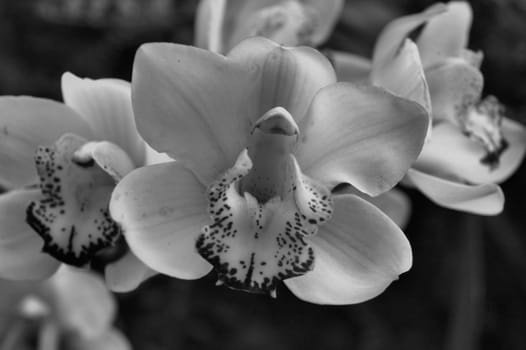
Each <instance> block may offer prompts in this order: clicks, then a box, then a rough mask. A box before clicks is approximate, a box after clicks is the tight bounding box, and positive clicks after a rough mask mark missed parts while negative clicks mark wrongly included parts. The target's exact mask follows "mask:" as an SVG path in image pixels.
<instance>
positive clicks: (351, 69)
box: [325, 50, 372, 82]
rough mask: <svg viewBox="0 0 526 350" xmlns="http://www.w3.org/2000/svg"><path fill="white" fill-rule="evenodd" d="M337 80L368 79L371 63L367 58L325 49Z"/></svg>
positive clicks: (358, 80) (354, 80)
mask: <svg viewBox="0 0 526 350" xmlns="http://www.w3.org/2000/svg"><path fill="white" fill-rule="evenodd" d="M325 53H326V54H327V57H328V58H329V61H330V62H331V63H332V65H333V66H334V71H335V72H336V76H337V77H338V81H349V82H361V81H366V80H368V79H369V75H370V74H371V69H372V63H371V61H369V60H368V59H366V58H364V57H361V56H357V55H353V54H351V53H348V52H342V51H333V50H331V51H326V52H325Z"/></svg>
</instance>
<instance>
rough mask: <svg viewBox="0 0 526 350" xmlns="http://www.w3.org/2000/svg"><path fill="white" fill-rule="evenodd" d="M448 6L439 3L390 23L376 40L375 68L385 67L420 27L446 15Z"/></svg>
mask: <svg viewBox="0 0 526 350" xmlns="http://www.w3.org/2000/svg"><path fill="white" fill-rule="evenodd" d="M446 10H447V7H446V5H444V4H442V3H437V4H434V5H432V6H430V7H429V8H428V9H426V10H425V11H423V12H421V13H417V14H414V15H409V16H404V17H400V18H397V19H395V20H394V21H392V22H390V23H389V24H388V25H387V26H385V28H384V29H383V31H382V32H381V33H380V35H379V37H378V39H377V40H376V45H375V47H374V54H373V67H381V66H383V65H385V64H386V63H387V62H388V61H389V60H391V59H392V57H393V56H394V55H395V54H396V52H397V51H398V49H399V48H400V46H401V45H402V43H403V42H404V40H405V39H406V38H407V37H408V36H409V34H410V33H411V32H412V31H413V30H415V29H416V28H417V27H418V26H420V25H422V24H424V23H425V22H426V21H428V20H429V19H431V18H433V17H435V16H437V15H440V14H442V13H444V12H445V11H446Z"/></svg>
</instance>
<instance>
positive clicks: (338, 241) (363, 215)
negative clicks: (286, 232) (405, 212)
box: [285, 195, 412, 305]
mask: <svg viewBox="0 0 526 350" xmlns="http://www.w3.org/2000/svg"><path fill="white" fill-rule="evenodd" d="M334 201H335V212H334V215H333V217H332V219H331V220H330V221H329V222H328V223H327V224H325V225H323V226H321V227H320V230H319V232H318V234H317V235H316V236H314V237H312V238H311V239H310V241H311V242H312V245H313V248H314V255H315V259H316V264H315V265H314V270H313V271H311V272H309V273H307V274H305V275H303V276H300V277H296V278H291V279H288V280H286V281H285V284H286V285H287V286H288V287H289V288H290V290H291V291H292V292H293V293H294V294H295V295H296V296H297V297H299V298H300V299H303V300H305V301H308V302H312V303H317V304H336V305H342V304H353V303H359V302H362V301H365V300H368V299H371V298H373V297H375V296H377V295H378V294H380V293H381V292H382V291H383V290H384V289H385V288H387V286H388V285H389V284H391V282H392V281H393V280H396V279H397V278H398V275H399V274H401V273H403V272H405V271H407V270H408V269H409V268H410V267H411V263H412V255H411V247H410V245H409V242H408V241H407V239H406V238H405V236H404V234H403V232H402V231H401V230H400V229H399V228H398V226H396V224H395V223H394V222H392V221H391V220H390V219H389V218H388V217H387V216H386V215H385V214H383V213H382V212H381V211H380V210H378V209H377V208H376V207H374V206H373V205H372V204H370V203H367V202H366V201H365V200H363V199H361V198H358V197H356V196H353V195H342V196H336V197H335V199H334Z"/></svg>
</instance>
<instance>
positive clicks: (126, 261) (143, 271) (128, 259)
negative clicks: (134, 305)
mask: <svg viewBox="0 0 526 350" xmlns="http://www.w3.org/2000/svg"><path fill="white" fill-rule="evenodd" d="M104 272H105V273H104V274H105V277H106V285H107V286H108V288H110V289H111V290H112V291H114V292H119V293H123V292H130V291H132V290H134V289H136V288H137V287H138V286H139V285H140V284H141V283H142V282H144V281H145V280H147V279H148V278H150V277H152V276H153V275H155V274H156V272H155V271H153V270H152V269H150V268H149V267H148V266H146V265H144V263H143V262H142V261H140V260H139V259H138V258H137V257H136V256H135V255H134V254H133V253H132V252H128V253H126V254H125V255H124V256H123V257H122V258H120V259H119V260H117V261H115V262H113V263H111V264H109V265H108V266H106V269H105V271H104Z"/></svg>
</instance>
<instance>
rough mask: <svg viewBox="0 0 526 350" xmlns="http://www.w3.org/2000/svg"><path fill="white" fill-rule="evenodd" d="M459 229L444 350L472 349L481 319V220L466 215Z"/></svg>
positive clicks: (482, 300)
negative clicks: (455, 277) (456, 266)
mask: <svg viewBox="0 0 526 350" xmlns="http://www.w3.org/2000/svg"><path fill="white" fill-rule="evenodd" d="M462 222H463V224H464V225H463V229H462V230H460V232H459V234H460V235H461V237H460V239H461V249H460V251H459V253H460V254H459V257H458V260H457V261H458V263H459V266H458V270H457V281H458V282H457V290H456V296H455V298H454V299H453V302H452V307H451V315H450V324H449V329H448V330H447V333H446V344H445V349H446V350H475V349H478V342H479V338H480V332H481V327H482V321H481V320H482V319H483V317H482V316H483V315H482V313H483V303H484V266H483V244H482V242H483V238H484V237H483V226H482V222H483V221H482V219H481V218H478V217H476V216H472V215H466V216H465V217H464V218H463V220H462Z"/></svg>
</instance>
